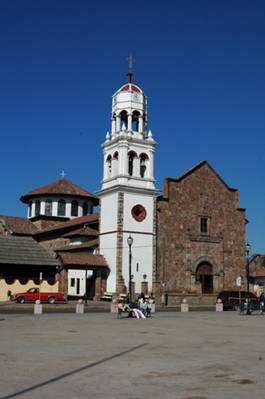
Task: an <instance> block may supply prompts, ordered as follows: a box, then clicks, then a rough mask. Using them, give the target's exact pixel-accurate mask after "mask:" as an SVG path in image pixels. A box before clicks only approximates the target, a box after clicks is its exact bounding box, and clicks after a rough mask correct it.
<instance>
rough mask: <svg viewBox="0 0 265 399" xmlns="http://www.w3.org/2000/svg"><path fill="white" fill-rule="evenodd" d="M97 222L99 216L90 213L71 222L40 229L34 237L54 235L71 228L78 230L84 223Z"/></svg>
mask: <svg viewBox="0 0 265 399" xmlns="http://www.w3.org/2000/svg"><path fill="white" fill-rule="evenodd" d="M98 221H99V214H98V213H92V214H89V215H86V216H81V217H79V218H74V219H72V220H68V221H67V222H62V223H58V224H56V225H55V226H52V227H48V228H47V229H42V230H41V231H39V232H38V233H36V235H38V236H40V235H44V234H48V233H54V232H57V231H58V232H59V231H61V230H66V232H67V231H68V229H71V228H72V227H73V228H74V227H76V228H79V227H81V226H84V225H85V224H86V223H93V222H95V223H97V222H98Z"/></svg>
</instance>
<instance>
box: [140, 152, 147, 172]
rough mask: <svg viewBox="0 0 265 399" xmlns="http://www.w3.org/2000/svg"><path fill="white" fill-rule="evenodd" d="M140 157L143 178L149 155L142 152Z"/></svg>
mask: <svg viewBox="0 0 265 399" xmlns="http://www.w3.org/2000/svg"><path fill="white" fill-rule="evenodd" d="M139 158H140V176H141V177H142V178H144V177H145V172H146V164H147V160H148V155H146V154H145V153H142V154H141V155H140V157H139Z"/></svg>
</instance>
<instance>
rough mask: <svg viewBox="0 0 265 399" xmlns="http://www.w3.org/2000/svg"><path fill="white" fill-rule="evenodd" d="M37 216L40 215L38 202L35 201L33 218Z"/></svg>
mask: <svg viewBox="0 0 265 399" xmlns="http://www.w3.org/2000/svg"><path fill="white" fill-rule="evenodd" d="M39 214H40V201H39V200H37V201H36V202H35V216H39Z"/></svg>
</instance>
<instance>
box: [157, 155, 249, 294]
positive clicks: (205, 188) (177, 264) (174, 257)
mask: <svg viewBox="0 0 265 399" xmlns="http://www.w3.org/2000/svg"><path fill="white" fill-rule="evenodd" d="M201 218H206V219H207V220H208V231H207V233H202V232H201V231H200V223H201ZM157 220H158V226H157V237H158V238H157V278H156V281H157V286H159V285H160V289H161V290H162V291H165V292H166V293H167V294H170V296H171V297H173V296H174V295H179V296H186V295H189V294H190V295H195V296H199V297H200V296H202V295H203V294H204V293H203V292H202V291H203V287H202V286H201V285H202V283H201V282H200V281H199V276H198V268H199V266H200V265H210V267H211V270H212V272H211V274H212V277H211V284H212V289H211V290H210V292H209V294H211V295H212V296H214V297H216V294H217V293H218V292H219V291H220V290H222V289H233V288H234V287H235V279H236V277H237V276H238V275H242V276H244V275H245V212H244V210H242V209H238V204H237V191H236V190H234V189H230V188H229V187H228V186H227V185H226V184H225V183H224V182H223V181H222V179H221V178H220V177H219V176H218V175H217V174H216V173H215V172H214V170H213V169H212V168H211V167H210V166H209V165H208V163H207V162H204V163H202V164H201V165H200V166H199V167H197V168H194V170H191V172H190V173H186V175H183V177H180V178H178V179H165V181H164V191H163V196H162V197H160V198H159V199H158V202H157ZM207 278H208V277H207ZM205 294H206V293H205Z"/></svg>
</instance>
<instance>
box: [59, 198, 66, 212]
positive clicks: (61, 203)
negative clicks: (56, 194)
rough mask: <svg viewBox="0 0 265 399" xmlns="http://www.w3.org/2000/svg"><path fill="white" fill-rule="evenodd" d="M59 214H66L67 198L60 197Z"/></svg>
mask: <svg viewBox="0 0 265 399" xmlns="http://www.w3.org/2000/svg"><path fill="white" fill-rule="evenodd" d="M58 216H65V200H64V199H60V200H59V201H58Z"/></svg>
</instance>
